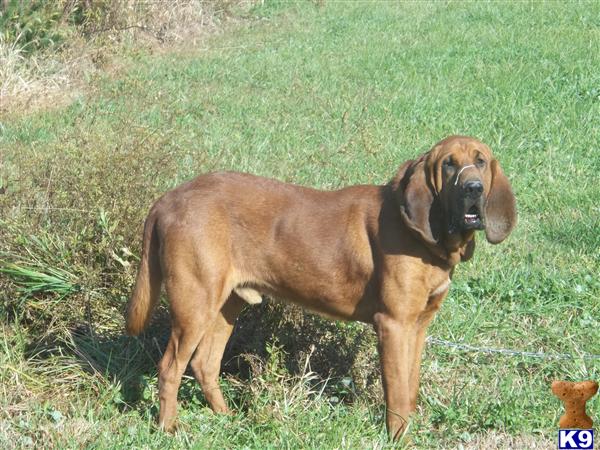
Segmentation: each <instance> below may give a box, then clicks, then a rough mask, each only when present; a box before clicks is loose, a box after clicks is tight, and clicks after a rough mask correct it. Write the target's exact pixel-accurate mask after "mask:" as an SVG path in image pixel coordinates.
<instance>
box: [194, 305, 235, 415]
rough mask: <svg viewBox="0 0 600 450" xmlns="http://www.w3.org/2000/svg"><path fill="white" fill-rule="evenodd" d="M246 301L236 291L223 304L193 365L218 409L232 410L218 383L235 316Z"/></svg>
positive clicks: (199, 347)
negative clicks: (228, 406)
mask: <svg viewBox="0 0 600 450" xmlns="http://www.w3.org/2000/svg"><path fill="white" fill-rule="evenodd" d="M244 305H245V302H244V301H243V300H242V299H241V298H240V297H239V296H238V295H237V294H235V293H232V294H231V295H230V297H229V299H228V300H227V301H226V302H225V305H223V308H222V309H221V311H220V312H219V314H218V315H217V318H216V319H215V321H214V322H213V325H212V327H211V329H210V331H209V332H208V333H206V334H205V336H204V338H203V339H202V341H200V344H199V345H198V348H197V349H196V353H195V354H194V357H193V358H192V361H191V363H190V365H191V366H192V370H193V371H194V376H195V377H196V380H198V383H200V386H202V392H203V393H204V397H205V398H206V401H207V402H208V404H209V405H210V407H211V409H212V410H213V411H214V412H216V413H223V414H227V413H229V408H227V404H226V403H225V399H224V398H223V393H222V392H221V388H220V387H219V371H220V369H221V360H222V359H223V352H224V351H225V346H226V345H227V341H228V340H229V336H231V332H232V331H233V326H234V324H235V319H237V316H238V315H239V313H240V311H241V310H242V308H243V307H244Z"/></svg>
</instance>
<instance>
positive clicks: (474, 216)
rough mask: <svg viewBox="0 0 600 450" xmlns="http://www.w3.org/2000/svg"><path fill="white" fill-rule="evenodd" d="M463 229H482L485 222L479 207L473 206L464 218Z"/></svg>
mask: <svg viewBox="0 0 600 450" xmlns="http://www.w3.org/2000/svg"><path fill="white" fill-rule="evenodd" d="M463 227H464V228H466V229H482V228H483V220H482V217H481V210H480V209H479V207H478V206H477V205H472V206H471V207H470V208H469V209H468V210H467V212H465V214H464V216H463Z"/></svg>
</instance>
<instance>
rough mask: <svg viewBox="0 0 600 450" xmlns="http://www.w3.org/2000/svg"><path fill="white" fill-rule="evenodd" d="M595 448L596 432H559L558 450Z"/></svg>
mask: <svg viewBox="0 0 600 450" xmlns="http://www.w3.org/2000/svg"><path fill="white" fill-rule="evenodd" d="M593 448H594V430H558V450H579V449H593Z"/></svg>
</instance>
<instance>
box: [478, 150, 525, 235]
mask: <svg viewBox="0 0 600 450" xmlns="http://www.w3.org/2000/svg"><path fill="white" fill-rule="evenodd" d="M491 170H492V187H491V188H490V192H489V194H488V197H487V200H486V205H485V236H486V238H487V240H488V241H489V242H490V243H492V244H498V243H500V242H502V241H503V240H504V239H506V237H507V236H508V235H509V234H510V232H511V231H512V229H513V228H514V226H515V225H516V223H517V211H516V206H515V196H514V195H513V192H512V189H511V187H510V182H509V181H508V178H506V175H504V173H503V172H502V168H501V167H500V164H499V163H498V161H496V160H495V159H494V160H492V163H491Z"/></svg>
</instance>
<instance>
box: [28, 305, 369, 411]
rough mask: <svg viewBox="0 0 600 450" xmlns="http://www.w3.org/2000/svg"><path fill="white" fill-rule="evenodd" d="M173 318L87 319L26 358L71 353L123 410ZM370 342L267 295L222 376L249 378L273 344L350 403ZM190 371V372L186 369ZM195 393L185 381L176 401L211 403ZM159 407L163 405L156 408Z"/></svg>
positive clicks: (250, 313) (160, 314)
mask: <svg viewBox="0 0 600 450" xmlns="http://www.w3.org/2000/svg"><path fill="white" fill-rule="evenodd" d="M169 323H170V320H169V314H168V311H167V310H166V308H164V307H162V306H161V307H160V308H157V310H156V311H155V312H154V314H153V320H152V322H151V324H150V326H149V327H148V328H147V329H146V330H145V331H144V332H143V333H142V334H141V335H140V336H138V337H129V336H126V335H125V334H124V333H119V332H118V330H115V331H111V332H106V333H103V332H101V331H100V330H98V328H99V327H97V325H96V324H94V323H93V319H90V320H88V321H86V322H85V323H83V324H81V325H80V326H78V327H76V328H75V329H72V330H71V331H70V332H68V333H67V336H66V337H65V334H64V333H62V334H61V333H56V334H52V333H50V334H47V335H46V336H45V337H44V338H43V339H41V340H37V341H35V342H33V343H31V344H30V345H29V347H28V348H27V352H26V357H28V358H29V357H35V358H36V359H38V360H40V359H42V360H43V359H46V358H51V357H52V356H53V355H57V354H61V355H63V356H67V357H69V359H70V360H71V361H75V362H76V363H77V364H78V365H79V366H80V367H81V368H82V370H84V371H87V372H93V373H95V374H96V375H99V376H101V377H103V378H104V379H105V380H106V382H107V384H113V385H115V384H116V385H118V386H119V387H120V399H121V400H122V402H119V407H120V408H121V409H122V410H126V409H136V405H138V404H139V403H140V401H142V400H144V389H145V388H146V386H147V384H148V383H149V382H150V383H151V384H152V383H154V382H156V381H157V364H158V362H159V361H160V359H161V357H162V354H163V352H164V350H165V348H166V345H167V342H168V338H169V334H170V326H169ZM370 344H372V342H370V341H369V339H368V336H367V335H366V333H364V332H362V331H361V330H360V329H356V328H346V329H343V328H340V325H339V324H336V323H335V322H331V321H327V320H324V319H321V318H319V317H317V316H313V315H309V314H306V313H304V312H302V310H301V309H300V308H297V307H294V306H289V305H283V304H280V303H275V302H269V301H266V302H263V304H261V305H258V306H254V307H247V308H246V309H245V310H244V311H243V312H242V314H241V315H240V317H239V318H238V320H237V322H236V326H235V328H234V331H233V334H232V336H231V338H230V339H229V342H228V344H227V347H226V350H225V354H224V356H223V361H222V371H221V374H222V376H223V375H226V376H233V377H235V378H236V379H238V380H240V381H242V382H244V383H247V382H251V380H252V377H253V376H255V375H256V361H257V360H258V361H260V362H261V364H262V366H263V367H265V366H266V365H267V362H268V360H269V358H271V357H272V356H273V355H272V354H271V353H270V352H272V349H273V348H274V347H273V346H275V347H276V348H277V352H278V355H277V357H278V358H279V359H278V360H279V361H280V363H281V364H282V365H283V366H284V367H280V368H278V369H284V370H285V371H286V372H287V373H289V374H290V375H292V376H293V375H301V374H302V373H303V371H304V363H305V361H306V357H307V356H308V355H310V358H311V359H310V370H311V371H312V372H314V373H316V374H317V376H318V377H317V379H319V380H325V379H329V380H330V381H329V383H328V384H329V385H330V386H331V390H333V392H334V393H335V395H336V396H337V397H338V398H339V399H340V400H345V401H348V402H350V401H352V400H353V399H354V397H355V395H356V394H357V390H356V389H355V388H354V386H353V384H352V383H350V384H348V382H347V380H348V379H351V377H352V376H353V374H352V370H353V367H354V366H355V362H356V358H357V357H358V356H359V355H360V354H361V351H363V350H364V349H365V348H367V349H370V350H369V351H370V353H372V354H373V356H374V360H376V356H375V355H374V353H375V352H374V351H375V348H374V347H372V346H371V345H370ZM269 349H271V350H269ZM186 373H187V374H189V375H191V371H190V368H189V367H188V369H187V372H186ZM340 380H344V383H340V382H339V381H340ZM184 384H185V383H184ZM193 385H195V383H192V386H193ZM198 392H201V390H199V386H198V388H195V387H192V388H190V386H185V385H182V388H181V389H180V392H179V399H180V400H181V401H182V402H186V401H189V400H191V399H192V396H196V397H195V398H194V402H198V401H199V403H200V405H201V406H207V404H206V402H205V399H204V398H203V397H201V398H197V393H198ZM157 408H158V404H156V405H153V406H152V410H153V411H152V413H153V414H156V412H157Z"/></svg>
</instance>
